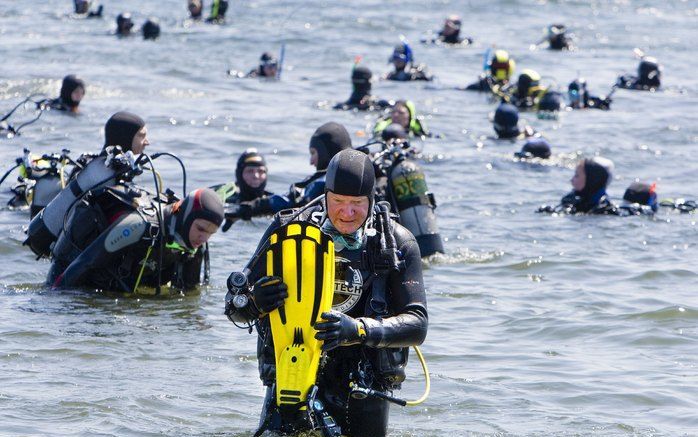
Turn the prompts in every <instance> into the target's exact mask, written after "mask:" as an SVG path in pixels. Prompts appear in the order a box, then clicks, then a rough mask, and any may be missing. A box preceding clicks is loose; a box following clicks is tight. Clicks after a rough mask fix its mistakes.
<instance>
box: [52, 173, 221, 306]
mask: <svg viewBox="0 0 698 437" xmlns="http://www.w3.org/2000/svg"><path fill="white" fill-rule="evenodd" d="M144 198H147V193H146V192H145V191H144V190H138V189H137V187H135V186H130V187H123V186H118V185H117V186H114V187H110V188H108V189H105V190H104V192H102V193H94V194H92V193H90V194H88V195H87V196H85V197H84V198H83V199H81V201H80V202H79V203H78V204H77V206H76V207H75V208H74V209H73V210H72V211H71V213H70V216H69V218H68V220H67V225H66V227H65V230H64V231H63V232H62V233H61V235H60V237H59V238H58V241H57V242H56V244H55V246H54V248H53V250H52V254H53V260H52V264H51V268H50V270H49V273H48V276H47V278H46V282H47V284H48V285H51V286H53V288H54V289H55V288H69V287H90V288H95V289H99V290H112V291H122V292H127V293H132V292H133V293H135V292H137V290H138V288H139V286H141V285H144V286H148V287H156V294H159V292H160V286H162V285H165V284H168V283H170V285H171V286H172V287H175V288H177V289H181V290H185V291H186V290H190V289H192V288H194V287H196V286H197V285H198V284H199V283H200V278H201V265H202V262H203V259H204V248H205V243H206V242H207V241H208V239H209V238H210V237H211V236H212V235H213V234H215V233H216V231H217V230H218V227H219V226H220V225H221V223H222V222H223V204H222V202H221V200H220V199H219V198H218V196H217V195H216V193H215V192H213V191H212V190H210V189H208V188H200V189H197V190H194V191H192V192H191V193H189V194H188V195H187V196H186V197H185V198H184V199H183V200H178V201H176V202H174V203H170V204H168V205H165V206H164V207H163V206H162V205H159V204H158V203H159V202H162V200H160V199H155V200H152V201H146V199H144ZM115 204H118V205H119V206H117V207H115V206H114V205H115Z"/></svg>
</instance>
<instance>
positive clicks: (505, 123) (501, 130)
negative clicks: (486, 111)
mask: <svg viewBox="0 0 698 437" xmlns="http://www.w3.org/2000/svg"><path fill="white" fill-rule="evenodd" d="M492 127H493V128H494V131H495V133H496V134H497V139H500V140H517V139H523V138H526V137H530V136H533V135H535V134H536V132H535V131H534V130H533V128H532V127H531V126H523V127H520V126H519V110H518V109H517V108H516V106H514V105H512V104H511V103H504V102H502V103H500V104H499V106H498V107H497V110H496V111H495V112H494V119H493V120H492Z"/></svg>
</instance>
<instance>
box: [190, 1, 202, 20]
mask: <svg viewBox="0 0 698 437" xmlns="http://www.w3.org/2000/svg"><path fill="white" fill-rule="evenodd" d="M187 7H188V8H189V14H190V15H191V16H192V17H198V16H199V15H201V9H202V8H203V5H202V4H201V1H199V0H191V1H189V4H188V5H187Z"/></svg>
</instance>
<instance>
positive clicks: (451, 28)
mask: <svg viewBox="0 0 698 437" xmlns="http://www.w3.org/2000/svg"><path fill="white" fill-rule="evenodd" d="M460 31H461V18H460V17H459V16H458V15H449V16H448V17H446V19H445V20H444V26H443V28H442V29H441V30H440V31H439V32H438V33H436V35H434V36H433V37H431V38H427V39H424V40H422V42H423V43H425V44H450V45H464V46H465V45H469V44H472V43H473V39H472V38H470V37H467V36H466V37H463V36H461V34H460Z"/></svg>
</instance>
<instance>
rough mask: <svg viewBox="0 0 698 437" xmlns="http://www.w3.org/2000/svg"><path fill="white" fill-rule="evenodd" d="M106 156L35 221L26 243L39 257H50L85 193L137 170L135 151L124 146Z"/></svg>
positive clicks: (91, 164)
mask: <svg viewBox="0 0 698 437" xmlns="http://www.w3.org/2000/svg"><path fill="white" fill-rule="evenodd" d="M106 152H107V153H106V156H105V155H99V156H97V157H96V158H94V159H92V160H91V161H90V162H89V163H88V164H87V165H86V166H85V167H84V168H83V169H82V170H81V171H80V172H79V173H78V175H77V177H76V178H75V179H73V180H72V181H71V182H70V183H69V184H68V186H67V187H66V188H65V189H63V190H62V191H61V192H60V193H59V194H58V195H57V196H56V197H55V198H53V200H51V202H49V204H48V205H46V207H45V208H44V209H43V210H41V212H40V213H39V214H38V215H37V216H36V217H34V218H33V219H32V221H31V222H30V223H29V228H28V229H27V239H26V240H25V241H24V244H25V245H28V246H29V247H30V248H31V250H32V252H34V253H35V254H36V255H37V256H39V257H41V256H48V255H49V254H50V253H51V245H52V244H53V243H54V242H55V241H56V240H57V239H58V236H59V234H60V232H61V230H62V229H63V222H64V220H65V216H66V214H67V213H68V212H69V210H70V208H71V207H72V206H73V205H74V204H75V202H76V201H77V199H79V198H80V197H81V196H82V195H83V194H84V193H85V192H87V191H89V190H92V189H94V188H97V187H103V186H113V185H114V184H115V183H116V178H117V176H120V175H122V174H124V173H126V172H128V171H130V170H133V169H135V161H134V156H133V153H132V152H130V151H129V152H126V153H122V152H121V147H118V146H114V147H108V148H107V150H106Z"/></svg>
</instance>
